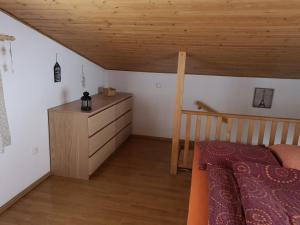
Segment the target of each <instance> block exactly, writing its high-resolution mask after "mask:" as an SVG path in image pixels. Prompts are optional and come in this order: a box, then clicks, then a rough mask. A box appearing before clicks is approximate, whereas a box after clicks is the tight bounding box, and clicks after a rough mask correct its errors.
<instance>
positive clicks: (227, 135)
mask: <svg viewBox="0 0 300 225" xmlns="http://www.w3.org/2000/svg"><path fill="white" fill-rule="evenodd" d="M231 130H232V118H228V123H227V129H226V141H230V140H231Z"/></svg>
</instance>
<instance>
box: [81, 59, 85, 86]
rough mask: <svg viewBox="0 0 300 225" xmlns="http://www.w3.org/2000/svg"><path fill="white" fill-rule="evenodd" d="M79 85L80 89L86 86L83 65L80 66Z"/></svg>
mask: <svg viewBox="0 0 300 225" xmlns="http://www.w3.org/2000/svg"><path fill="white" fill-rule="evenodd" d="M81 87H82V90H85V88H86V78H85V74H84V68H83V65H82V67H81Z"/></svg>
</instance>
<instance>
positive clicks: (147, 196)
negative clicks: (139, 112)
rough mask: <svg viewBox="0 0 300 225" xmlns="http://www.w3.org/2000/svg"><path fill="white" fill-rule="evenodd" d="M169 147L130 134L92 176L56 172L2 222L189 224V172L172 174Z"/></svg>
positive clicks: (25, 224) (0, 221)
mask: <svg viewBox="0 0 300 225" xmlns="http://www.w3.org/2000/svg"><path fill="white" fill-rule="evenodd" d="M170 148H171V146H170V143H168V142H161V141H153V140H147V139H141V138H130V139H129V140H128V141H127V142H126V143H125V144H124V145H123V146H122V147H121V148H120V149H119V150H118V151H117V152H116V153H115V154H114V155H113V156H112V157H111V158H110V159H109V160H107V162H106V163H105V164H103V165H102V166H101V168H100V169H99V170H98V171H97V172H96V173H95V174H94V175H93V177H92V179H91V180H90V181H80V180H74V179H67V178H62V177H54V176H52V177H50V178H49V179H47V180H46V181H45V182H44V183H42V184H41V185H40V186H38V187H37V188H36V189H34V190H33V191H32V192H31V193H29V194H28V195H27V196H25V197H24V198H22V199H21V200H20V201H19V202H18V203H17V204H15V205H14V206H13V207H12V208H10V209H9V210H8V211H6V212H5V213H4V214H2V215H0V225H62V224H63V225H69V224H70V225H71V224H72V225H96V224H97V225H168V224H170V225H171V224H172V225H184V224H186V217H187V211H188V197H189V188H190V175H189V174H181V175H178V176H170V175H169V158H170Z"/></svg>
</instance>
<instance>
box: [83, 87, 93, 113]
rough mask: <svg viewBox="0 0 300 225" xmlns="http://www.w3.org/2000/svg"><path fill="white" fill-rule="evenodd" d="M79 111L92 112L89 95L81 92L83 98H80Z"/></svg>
mask: <svg viewBox="0 0 300 225" xmlns="http://www.w3.org/2000/svg"><path fill="white" fill-rule="evenodd" d="M81 110H82V111H91V110H92V97H91V96H90V93H88V92H87V91H86V92H83V96H82V97H81Z"/></svg>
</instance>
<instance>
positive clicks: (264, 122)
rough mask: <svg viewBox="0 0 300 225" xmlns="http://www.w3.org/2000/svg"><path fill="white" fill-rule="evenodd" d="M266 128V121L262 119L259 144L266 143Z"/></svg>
mask: <svg viewBox="0 0 300 225" xmlns="http://www.w3.org/2000/svg"><path fill="white" fill-rule="evenodd" d="M265 129H266V121H264V120H263V121H260V124H259V134H258V144H259V145H262V144H263V143H264V137H265Z"/></svg>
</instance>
